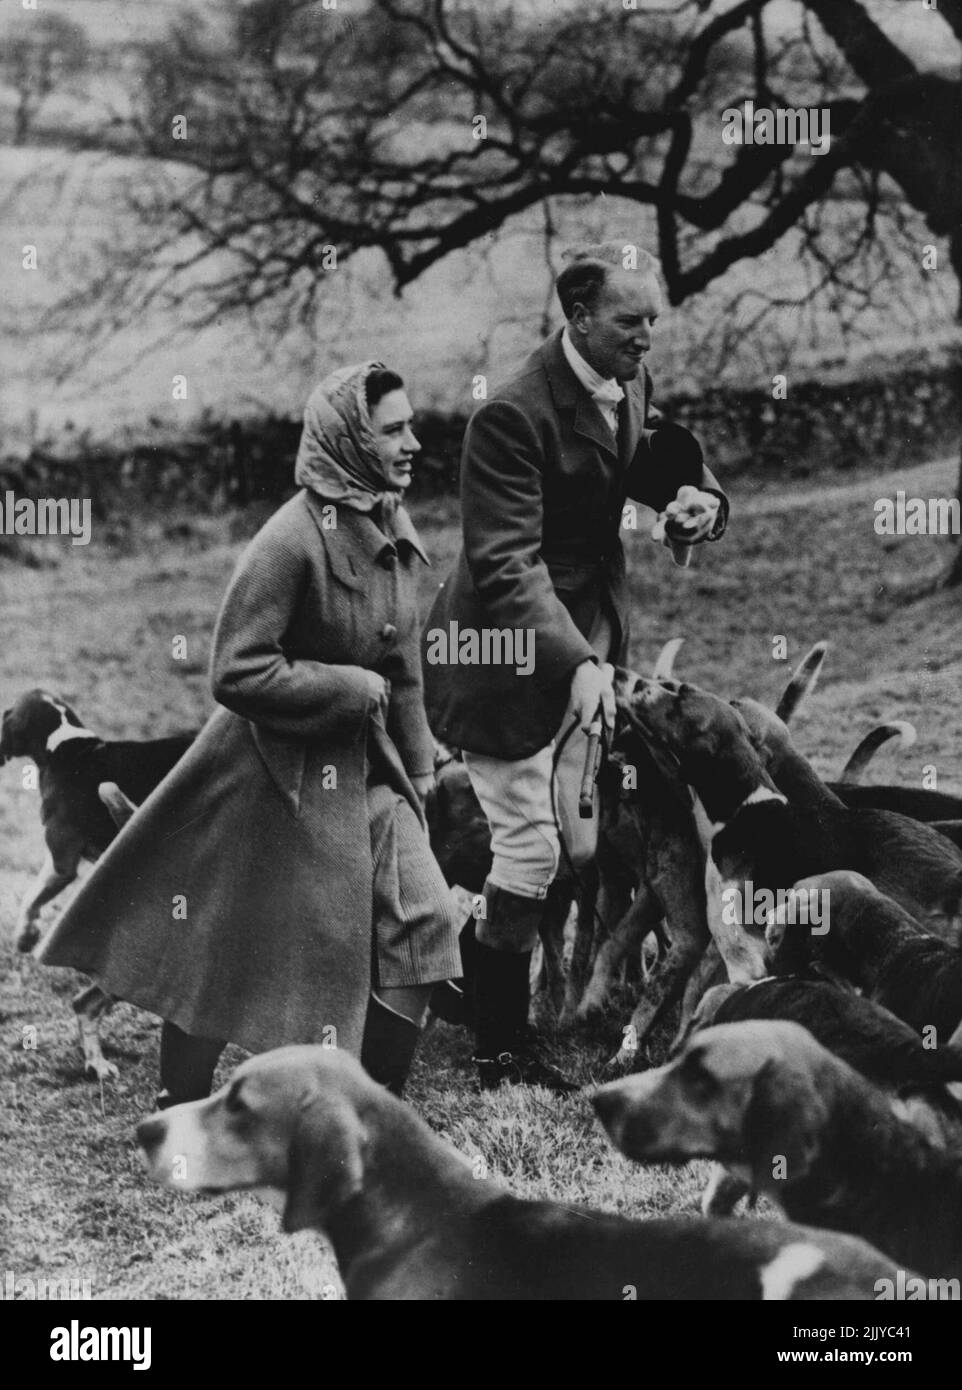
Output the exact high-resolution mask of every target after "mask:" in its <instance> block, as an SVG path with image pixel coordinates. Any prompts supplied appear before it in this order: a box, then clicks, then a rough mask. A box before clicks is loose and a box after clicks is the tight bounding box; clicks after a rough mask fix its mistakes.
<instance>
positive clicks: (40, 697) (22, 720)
mask: <svg viewBox="0 0 962 1390" xmlns="http://www.w3.org/2000/svg"><path fill="white" fill-rule="evenodd" d="M64 724H71V725H73V726H74V728H77V729H81V728H83V723H82V721H81V719H80V716H79V715H78V714H77V713H76V712H75V711H74V710H72V709H71V708H70V706H69V705H68V704H66V703H65V702H64V701H63V700H58V699H57V697H56V695H51V694H50V692H49V690H28V691H27V693H26V694H25V695H21V696H20V699H19V700H17V701H16V702H15V703H14V704H12V705H11V706H10V708H9V709H7V710H4V712H3V715H2V716H0V766H2V764H3V763H5V762H7V761H8V759H10V758H33V759H34V760H36V759H38V758H43V757H44V756H45V755H46V751H47V739H48V738H49V737H50V735H51V734H52V733H55V732H56V731H57V729H60V728H62V727H63V725H64Z"/></svg>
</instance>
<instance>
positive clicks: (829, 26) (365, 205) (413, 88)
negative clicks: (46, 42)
mask: <svg viewBox="0 0 962 1390" xmlns="http://www.w3.org/2000/svg"><path fill="white" fill-rule="evenodd" d="M773 3H774V0H738V3H735V4H732V5H730V6H729V7H728V8H726V9H724V10H721V11H719V10H718V9H717V7H716V6H715V5H714V4H713V3H712V0H678V3H677V4H676V5H675V6H674V7H673V8H672V9H670V10H669V9H666V8H665V7H664V6H663V5H659V6H658V7H657V8H655V7H652V8H646V5H645V0H639V5H638V8H637V9H636V10H630V9H626V8H625V7H624V6H621V5H619V6H614V5H612V4H610V3H601V0H595V3H587V4H585V5H580V6H578V7H577V9H574V8H572V9H564V8H561V9H558V10H555V9H554V8H553V7H552V9H551V11H550V15H548V13H547V12H546V11H538V10H537V8H536V7H532V6H531V5H522V4H521V3H518V4H517V5H516V6H515V7H511V6H510V5H499V6H495V7H492V8H491V9H486V8H484V7H482V6H481V5H479V4H476V3H459V2H458V0H370V3H369V5H368V8H367V9H366V10H365V11H363V12H362V13H361V14H359V15H357V16H356V17H354V18H346V17H344V16H343V15H342V14H341V13H340V12H339V11H337V10H336V9H332V8H329V7H328V5H326V4H324V3H323V0H253V3H249V4H247V5H245V6H241V7H238V6H237V5H231V6H229V7H228V10H227V11H226V12H225V15H224V16H223V17H222V22H221V23H220V24H218V25H211V26H208V28H207V29H205V28H204V26H203V23H202V21H201V20H200V18H199V17H198V18H196V19H195V20H193V21H192V22H191V23H190V24H187V23H181V25H180V26H179V27H178V28H176V29H175V30H174V31H173V32H172V34H171V35H170V37H169V39H168V40H167V42H166V43H165V44H164V45H161V46H154V47H153V48H152V49H151V50H149V51H148V52H147V54H146V55H145V69H144V79H143V82H142V84H141V87H140V91H139V96H140V102H139V107H138V111H137V115H136V118H135V121H134V125H133V136H134V140H135V148H136V149H137V151H138V152H139V153H141V154H142V155H145V156H148V157H149V159H150V161H151V166H150V167H152V168H153V169H154V171H155V177H153V178H149V177H148V178H145V179H143V180H140V181H138V185H137V187H136V189H135V191H134V195H133V200H134V208H135V212H136V214H137V221H138V225H139V227H140V228H141V229H142V230H143V231H144V232H145V234H146V238H147V239H146V243H145V242H144V241H143V240H141V241H139V242H138V243H137V244H132V245H131V247H130V248H129V252H128V253H126V254H125V253H124V252H123V251H122V250H120V249H116V248H115V250H114V252H113V254H112V257H111V258H110V262H109V264H108V265H107V266H106V267H105V270H104V275H103V279H102V280H101V281H99V282H97V283H95V284H93V285H92V286H88V287H87V290H86V292H87V293H88V294H90V293H93V294H97V295H99V296H101V299H102V301H105V302H109V303H110V305H111V306H112V308H113V311H114V314H115V316H116V318H117V319H118V321H119V320H121V319H123V318H124V317H126V318H127V319H128V320H129V318H130V317H131V316H135V315H138V314H140V313H142V312H143V311H144V310H145V309H146V308H147V307H150V306H152V305H153V304H155V303H156V302H158V301H162V302H165V303H168V304H171V305H173V306H175V307H176V308H177V311H178V313H179V314H180V316H181V319H182V321H186V322H189V323H192V324H194V325H196V326H201V325H204V324H207V323H211V322H213V321H214V320H215V319H221V318H222V316H223V315H224V314H225V313H229V312H237V311H244V310H247V311H254V310H256V309H257V308H258V307H259V306H263V305H284V306H286V307H287V308H288V309H289V310H290V311H292V312H297V313H300V314H303V315H304V316H305V317H310V316H312V315H313V313H314V311H315V309H316V307H317V305H318V303H319V301H320V300H321V299H322V298H323V296H324V294H325V289H326V286H327V283H328V281H327V278H326V277H327V274H328V272H329V270H330V269H332V268H333V266H334V265H335V264H336V265H337V266H342V265H343V264H344V263H345V262H347V261H349V260H350V258H351V257H352V256H355V255H356V254H357V253H359V252H360V251H364V250H368V249H370V248H378V249H379V250H380V251H381V253H382V254H383V255H384V257H385V258H386V260H387V263H388V265H389V266H390V271H391V276H392V278H393V282H394V285H395V288H396V290H397V291H398V292H400V290H402V289H403V288H404V287H405V286H408V285H410V284H412V283H413V282H414V281H416V280H417V279H418V277H419V276H421V275H423V274H424V273H425V271H427V270H428V269H429V268H430V267H432V266H434V265H436V264H437V263H438V262H439V261H441V260H442V259H443V258H445V257H446V256H448V255H450V254H451V253H452V252H454V251H457V250H459V249H461V248H464V247H467V246H470V245H472V244H474V243H477V242H479V241H480V240H481V239H482V238H485V237H490V236H491V235H492V234H494V233H496V232H498V231H499V230H500V229H501V228H503V227H505V226H507V225H508V224H509V223H510V222H511V221H512V219H514V218H516V217H517V216H518V215H519V214H521V213H524V212H525V211H526V210H528V209H532V208H536V207H539V206H540V207H545V208H549V209H551V208H558V207H560V206H562V205H563V203H564V202H565V201H568V202H569V203H570V202H571V200H573V199H581V198H585V197H592V196H597V195H599V194H605V195H607V196H608V197H609V198H615V197H617V198H620V199H623V200H627V202H628V203H629V204H630V203H634V204H636V205H638V206H643V207H647V208H648V209H650V210H651V212H652V213H653V215H654V218H655V221H656V225H657V237H658V252H659V255H660V258H661V262H662V266H663V271H664V279H665V283H666V286H667V290H668V294H669V298H670V300H671V301H672V302H673V303H675V304H678V303H681V302H683V301H684V300H686V299H688V298H689V297H691V296H693V295H696V294H697V293H698V292H699V291H701V290H703V289H705V288H706V287H707V286H709V285H711V284H713V283H714V282H715V281H717V280H718V279H719V278H720V277H721V276H723V275H724V274H725V273H726V272H727V271H728V270H729V269H730V268H731V267H733V266H734V265H736V264H738V263H739V262H742V261H750V260H753V259H754V258H757V257H759V256H760V255H762V254H763V253H764V252H765V251H767V250H769V249H770V248H771V247H773V246H775V245H776V244H777V243H778V242H779V241H780V239H781V238H783V237H784V236H786V234H788V233H789V232H792V233H794V234H797V235H798V236H799V237H800V255H801V257H802V260H803V262H804V263H805V265H806V267H807V269H808V276H809V290H808V294H809V295H810V296H818V295H823V296H826V297H827V301H828V303H829V304H831V306H832V307H833V308H834V309H836V311H837V313H838V314H839V315H840V317H842V318H844V316H845V313H846V312H849V313H851V314H852V315H856V316H857V315H858V314H859V313H860V312H861V311H862V310H863V309H864V308H865V306H866V305H867V304H868V303H871V302H872V300H873V298H874V297H876V296H880V295H885V294H888V293H890V292H891V283H892V279H893V277H892V275H891V273H888V274H887V273H886V267H887V261H888V260H890V255H889V248H890V246H891V245H892V244H893V240H894V241H899V240H901V242H902V244H903V246H907V247H908V248H909V251H910V254H911V256H912V259H913V262H914V264H915V265H917V266H918V267H919V279H920V281H921V279H922V270H921V260H922V249H923V248H922V245H921V243H922V242H923V241H927V240H929V239H930V238H932V237H942V236H944V237H946V238H947V239H948V243H949V257H950V262H951V265H952V267H953V268H954V270H955V272H956V273H957V275H962V167H960V159H959V141H958V132H959V130H960V129H962V83H960V81H959V78H958V73H957V64H956V66H955V67H954V68H952V69H951V70H948V69H947V70H946V71H945V72H942V71H925V70H922V69H920V68H919V67H918V66H917V65H916V63H915V62H914V61H913V60H912V58H911V57H910V56H908V54H907V53H906V52H904V51H903V50H902V49H901V48H900V47H899V46H898V45H897V44H896V43H895V42H894V41H893V40H892V39H891V38H890V37H889V36H888V34H887V33H886V32H885V30H884V28H883V27H882V25H881V24H880V23H879V22H878V21H877V19H876V18H875V17H874V14H873V12H871V11H870V7H869V4H868V3H867V0H803V6H802V15H803V19H802V21H801V22H800V23H799V24H798V25H797V26H795V27H794V28H790V29H789V28H786V27H785V25H784V23H783V22H780V21H778V16H777V12H774V13H773V10H772V8H771V7H772V6H773ZM902 3H903V6H904V9H905V11H906V12H907V13H911V14H912V16H913V22H914V23H915V24H919V25H923V24H924V25H929V26H931V27H932V34H933V36H934V35H936V34H938V35H941V36H943V37H944V38H945V39H946V40H947V41H949V42H951V41H952V39H953V36H954V38H955V39H957V40H962V0H939V5H938V8H937V9H936V10H925V9H923V8H922V7H921V6H920V5H918V4H917V3H916V0H902ZM749 98H751V99H752V100H754V101H755V102H756V104H757V105H759V106H765V107H774V106H778V107H794V108H796V109H798V108H803V107H805V108H813V107H818V108H822V109H824V110H827V111H828V112H829V115H830V121H831V136H832V138H831V143H830V147H829V148H828V149H827V151H826V152H824V153H822V154H818V155H814V154H812V153H811V152H810V151H809V150H808V149H806V148H805V147H804V146H793V145H791V144H760V143H752V144H749V143H745V144H741V145H733V146H727V145H725V144H724V143H723V141H722V138H721V128H722V121H721V113H722V111H723V110H725V109H726V108H731V107H735V108H738V107H740V106H741V105H742V103H743V102H744V101H745V100H746V99H749ZM178 119H179V121H180V126H179V127H178ZM913 213H914V216H913V215H912V214H913ZM840 218H841V219H842V220H840ZM840 228H841V229H842V234H841V235H840ZM903 264H904V261H903ZM888 270H889V272H890V271H891V265H890V264H889V265H888ZM764 312H765V306H764V305H762V306H761V307H760V309H759V313H764ZM958 568H959V570H960V573H959V574H958V576H957V577H958V578H959V579H960V580H962V561H960V565H959V567H958Z"/></svg>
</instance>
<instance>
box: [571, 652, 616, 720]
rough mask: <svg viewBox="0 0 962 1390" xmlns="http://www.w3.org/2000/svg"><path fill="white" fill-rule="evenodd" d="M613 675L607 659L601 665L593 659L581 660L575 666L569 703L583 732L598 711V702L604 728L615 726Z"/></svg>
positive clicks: (612, 668) (612, 669)
mask: <svg viewBox="0 0 962 1390" xmlns="http://www.w3.org/2000/svg"><path fill="white" fill-rule="evenodd" d="M613 676H614V667H613V666H611V665H609V663H608V662H607V661H606V662H604V663H603V664H602V665H601V666H596V665H595V663H594V662H593V661H583V662H582V663H581V665H580V666H576V667H575V673H574V677H573V679H572V681H571V705H572V708H573V709H574V711H575V713H576V714H577V716H578V719H579V720H580V722H581V727H582V729H583V730H584V731H585V733H587V732H588V729H589V726H590V725H591V723H592V721H593V720H594V718H595V716H596V715H597V713H598V705H599V703H600V705H601V715H602V718H603V720H604V722H605V726H606V728H607V729H609V730H612V729H614V727H615V688H614V685H613V684H612V678H613Z"/></svg>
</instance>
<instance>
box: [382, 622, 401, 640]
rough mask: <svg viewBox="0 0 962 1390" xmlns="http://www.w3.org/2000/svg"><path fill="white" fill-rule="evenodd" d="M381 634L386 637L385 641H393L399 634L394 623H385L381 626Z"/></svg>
mask: <svg viewBox="0 0 962 1390" xmlns="http://www.w3.org/2000/svg"><path fill="white" fill-rule="evenodd" d="M381 636H382V637H383V638H384V640H385V642H393V640H394V638H395V637H396V636H397V628H396V627H395V626H394V624H393V623H385V624H384V626H383V627H382V628H381Z"/></svg>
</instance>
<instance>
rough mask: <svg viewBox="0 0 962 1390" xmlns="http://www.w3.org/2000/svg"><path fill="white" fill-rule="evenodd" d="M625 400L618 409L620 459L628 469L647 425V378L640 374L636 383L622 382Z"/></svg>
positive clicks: (636, 378)
mask: <svg viewBox="0 0 962 1390" xmlns="http://www.w3.org/2000/svg"><path fill="white" fill-rule="evenodd" d="M622 385H623V387H624V391H625V399H624V401H623V402H622V404H621V405H620V406H619V408H618V416H619V430H618V458H619V460H620V462H621V466H622V467H623V468H627V467H628V465H629V464H630V463H631V461H632V459H633V458H634V456H635V450H636V449H637V448H638V444H639V441H640V439H641V431H642V429H643V428H644V424H645V378H644V375H643V374H642V373H641V372H639V374H638V376H637V377H635V380H634V381H629V382H622Z"/></svg>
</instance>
